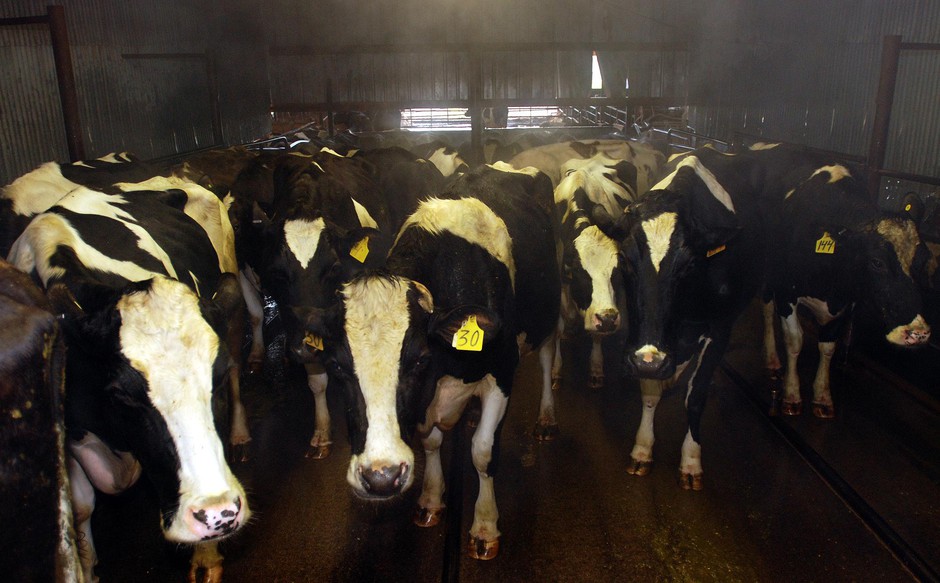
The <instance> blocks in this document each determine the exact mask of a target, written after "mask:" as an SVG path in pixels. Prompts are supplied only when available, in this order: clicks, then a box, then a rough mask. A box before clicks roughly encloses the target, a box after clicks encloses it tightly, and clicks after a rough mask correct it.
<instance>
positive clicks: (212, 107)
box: [206, 53, 225, 146]
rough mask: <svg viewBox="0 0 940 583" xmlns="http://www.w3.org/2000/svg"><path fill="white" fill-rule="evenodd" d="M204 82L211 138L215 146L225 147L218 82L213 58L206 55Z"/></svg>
mask: <svg viewBox="0 0 940 583" xmlns="http://www.w3.org/2000/svg"><path fill="white" fill-rule="evenodd" d="M206 81H207V82H208V84H209V115H211V116H212V138H213V140H215V143H216V145H219V146H222V145H225V136H224V134H223V132H222V113H221V110H220V108H219V82H218V77H216V74H215V57H214V56H213V55H211V54H209V53H206Z"/></svg>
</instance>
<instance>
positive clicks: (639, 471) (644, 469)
mask: <svg viewBox="0 0 940 583" xmlns="http://www.w3.org/2000/svg"><path fill="white" fill-rule="evenodd" d="M652 467H653V460H645V461H641V460H635V459H631V460H630V465H629V466H627V473H628V474H633V475H634V476H645V475H646V474H648V473H650V468H652Z"/></svg>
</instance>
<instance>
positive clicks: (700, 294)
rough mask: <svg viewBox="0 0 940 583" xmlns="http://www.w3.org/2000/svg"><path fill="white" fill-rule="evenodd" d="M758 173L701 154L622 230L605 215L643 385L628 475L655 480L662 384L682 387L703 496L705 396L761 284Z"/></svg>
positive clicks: (627, 363)
mask: <svg viewBox="0 0 940 583" xmlns="http://www.w3.org/2000/svg"><path fill="white" fill-rule="evenodd" d="M757 173H758V172H757V169H756V168H755V162H754V161H753V160H751V159H749V158H742V157H738V156H730V155H724V154H721V153H719V152H717V151H715V150H713V149H709V148H704V149H701V150H696V151H694V152H692V153H690V154H688V155H686V156H683V157H681V158H680V159H678V160H676V161H675V167H674V169H673V170H672V172H671V173H670V174H669V175H667V176H666V177H665V178H663V179H662V180H661V181H660V182H659V183H657V184H656V185H655V186H654V187H653V188H652V189H651V190H650V191H648V192H646V193H644V194H642V195H641V196H640V197H639V199H638V200H637V202H636V203H635V204H634V205H631V207H630V208H629V209H628V210H629V212H628V213H625V214H624V215H621V216H620V217H617V218H616V220H615V221H611V219H613V217H605V216H604V214H603V213H598V216H597V219H598V220H599V221H600V224H603V225H604V228H605V229H606V230H607V232H609V233H610V234H611V235H613V236H615V237H617V238H619V240H620V241H621V253H623V255H624V257H623V260H624V262H625V272H626V278H625V280H626V290H627V297H628V298H629V307H628V312H629V322H630V323H629V340H628V342H627V348H626V350H625V353H624V362H623V365H624V369H625V370H626V371H629V372H630V373H632V374H633V375H634V376H637V377H639V379H640V390H641V394H642V398H643V413H642V419H641V422H640V427H639V429H638V431H637V435H636V443H635V445H634V447H633V450H632V452H631V454H630V457H631V464H630V466H629V468H628V471H629V473H631V474H634V475H644V474H647V473H648V472H649V469H650V467H651V464H652V459H653V458H652V446H653V441H654V435H653V416H654V414H655V411H656V405H657V404H658V403H659V400H660V397H661V395H662V391H663V388H664V384H665V382H664V381H667V380H668V379H670V378H672V379H673V380H674V381H675V380H677V379H678V378H681V379H683V380H684V381H685V394H686V398H685V403H686V408H687V416H688V430H687V432H686V436H685V440H684V442H683V445H682V459H681V463H680V466H679V474H680V483H681V485H682V487H683V488H684V489H692V490H700V489H701V488H702V485H703V482H702V460H701V417H702V412H703V410H704V406H705V401H706V397H707V392H708V387H709V385H710V383H711V378H712V374H713V373H714V371H715V368H716V367H717V365H718V363H719V362H720V360H721V358H722V356H723V355H724V352H725V349H726V348H727V346H728V342H729V340H730V337H731V330H732V326H733V324H734V322H735V320H736V319H737V317H738V316H739V315H740V314H741V312H742V311H743V309H744V308H745V307H746V305H747V304H748V303H749V301H750V300H751V299H752V298H753V297H754V296H755V295H756V292H757V291H758V289H759V288H760V286H761V283H762V280H763V270H764V266H765V244H766V237H765V221H764V218H763V213H762V212H761V211H762V207H761V204H760V200H759V193H760V188H761V186H762V185H761V184H760V183H759V182H755V181H754V180H753V177H754V175H755V174H757ZM612 223H613V224H612ZM614 225H616V226H617V227H618V228H613V227H614ZM686 368H688V370H685V369H686ZM684 370H685V372H686V374H684V375H681V377H680V373H682V372H683V371H684Z"/></svg>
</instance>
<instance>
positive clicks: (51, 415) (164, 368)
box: [0, 140, 936, 581]
mask: <svg viewBox="0 0 940 583" xmlns="http://www.w3.org/2000/svg"><path fill="white" fill-rule="evenodd" d="M864 185H865V180H864V178H863V177H862V176H860V175H859V174H858V171H857V170H856V169H854V168H852V167H850V166H848V165H846V164H844V163H842V162H840V161H839V160H836V159H833V158H831V157H830V156H828V155H822V154H819V153H815V152H811V151H808V150H804V149H801V148H796V147H793V146H788V145H775V144H756V145H755V146H753V147H752V148H750V149H748V150H746V151H742V152H739V153H736V154H725V153H721V152H719V151H717V150H715V149H712V148H701V149H699V150H695V151H688V152H683V153H681V154H677V155H674V156H672V157H671V158H669V159H668V160H667V157H666V155H664V154H663V153H662V152H661V151H659V150H657V149H656V148H654V147H652V146H651V145H649V144H646V143H643V142H638V141H620V140H582V141H568V142H562V143H554V144H547V145H544V146H539V147H535V148H531V149H528V150H525V151H522V152H519V153H517V154H515V155H514V156H513V157H512V158H510V159H508V160H506V161H496V162H493V163H491V164H483V165H480V166H478V167H475V168H470V167H469V166H468V165H467V164H466V163H464V162H463V160H461V159H460V157H459V154H458V153H457V152H456V151H454V150H452V149H451V148H448V147H444V146H441V147H437V146H435V147H433V148H431V149H427V148H425V150H424V151H422V152H421V155H420V156H419V155H418V154H416V153H413V152H412V151H409V150H406V149H403V148H398V147H386V148H374V149H363V150H353V149H350V150H349V151H346V152H343V153H342V154H341V153H337V152H336V151H333V150H330V149H327V148H324V149H322V150H320V151H308V152H305V153H300V152H257V151H250V150H247V149H245V148H240V147H237V148H228V149H222V150H213V151H209V152H202V153H198V154H194V155H191V156H189V157H188V158H186V159H185V160H183V161H182V162H178V163H173V164H162V165H156V164H154V163H148V162H143V161H140V160H137V159H136V158H134V157H133V156H129V155H127V154H117V155H114V154H112V155H109V156H106V157H103V158H99V159H96V160H89V161H83V162H75V163H71V164H57V163H53V162H50V163H47V164H44V165H42V166H40V167H39V168H37V169H36V170H34V171H32V172H30V173H28V174H26V175H24V176H22V177H20V178H18V179H17V180H15V181H14V182H12V183H11V184H9V185H7V186H6V187H4V189H3V191H2V197H0V228H2V231H0V252H2V253H3V256H4V257H6V258H7V260H8V261H9V264H6V263H3V264H2V265H0V288H2V290H3V293H2V294H0V303H2V306H3V310H2V311H0V316H2V317H3V318H4V324H5V325H4V326H3V327H2V329H3V331H4V335H3V345H2V347H0V363H2V365H0V366H2V368H0V370H2V372H3V374H2V375H0V411H3V414H4V420H3V422H2V424H0V451H2V452H3V456H2V459H3V462H2V463H3V465H2V466H0V477H2V480H3V482H2V484H0V487H2V488H3V489H4V490H6V491H5V492H3V505H4V508H3V509H2V514H0V518H2V519H3V520H4V521H5V522H6V521H12V522H8V523H16V524H23V525H30V526H28V527H24V531H25V532H20V533H18V537H19V540H17V541H12V540H11V541H5V540H4V541H3V542H4V543H5V544H4V548H11V549H14V552H12V553H11V554H10V555H9V556H8V557H5V558H4V559H3V560H4V561H6V563H7V565H8V567H9V568H8V569H7V571H8V572H10V573H14V574H16V575H17V577H15V578H18V579H23V580H26V579H30V578H35V577H36V576H37V574H39V575H40V578H47V577H48V575H49V572H48V571H46V572H45V574H44V575H43V572H42V571H41V569H50V568H54V569H55V571H54V572H55V573H56V574H57V575H58V576H59V577H62V576H63V574H66V573H72V575H71V576H70V577H69V576H65V577H64V578H65V579H71V580H84V581H93V580H95V577H94V565H95V563H96V562H97V558H96V555H95V550H94V543H93V538H92V532H91V522H90V517H91V514H92V511H93V510H94V506H95V492H96V491H100V492H106V493H118V492H121V491H122V490H124V489H126V488H128V487H129V486H131V485H132V484H134V483H135V482H136V481H137V480H138V479H139V477H141V476H146V478H147V479H149V480H150V481H151V482H152V484H153V486H154V488H155V491H156V493H157V498H158V501H159V505H160V509H159V510H160V524H161V528H162V530H163V533H164V536H165V537H166V538H167V540H170V541H174V542H179V543H186V544H192V545H193V546H194V549H195V551H194V556H193V563H192V573H193V575H192V576H193V577H194V578H195V576H196V573H197V572H204V574H205V576H206V578H207V580H210V581H220V580H221V574H222V567H221V564H222V558H221V555H220V554H219V552H218V548H217V546H218V542H219V541H220V540H221V539H223V538H225V537H226V536H228V535H230V534H233V533H235V532H237V531H238V530H239V529H241V528H242V527H244V525H245V524H246V523H247V522H248V521H249V519H250V518H251V508H250V500H249V497H248V496H246V493H245V490H244V488H243V487H242V486H241V484H240V483H239V481H238V480H237V479H236V477H235V476H234V474H233V472H232V470H231V466H230V463H238V462H239V461H242V460H244V459H245V455H246V453H245V452H246V451H247V446H248V444H249V442H250V440H251V435H250V429H249V426H248V422H247V415H246V412H245V409H244V407H243V406H242V404H241V399H240V394H239V382H240V379H242V378H243V377H242V375H243V374H251V373H253V372H257V371H258V370H259V367H260V366H261V363H262V362H263V361H264V343H263V341H262V336H263V332H262V328H261V322H262V305H263V297H264V296H268V297H270V298H271V299H273V300H274V301H275V302H276V303H277V305H278V310H279V313H280V316H281V318H282V319H283V323H284V330H285V334H286V337H287V353H288V355H289V357H290V359H291V361H292V362H293V364H294V365H296V366H298V367H299V366H302V367H304V369H305V371H306V375H307V380H308V384H309V388H310V390H311V391H312V393H313V395H314V400H315V411H316V413H315V416H316V419H315V420H314V425H315V427H314V431H313V437H312V439H311V442H310V450H309V453H308V456H309V457H313V458H322V457H325V456H327V455H329V454H330V447H331V436H332V431H331V426H330V424H331V420H330V417H329V412H328V410H327V406H326V391H327V387H328V386H329V387H332V388H331V389H330V390H332V391H338V392H341V393H342V395H343V398H344V402H345V405H346V408H347V411H348V414H347V423H348V435H349V440H350V448H351V452H352V455H351V459H350V461H349V465H348V470H347V476H346V478H347V482H348V483H349V485H350V486H351V488H352V489H353V490H354V491H355V492H356V493H357V494H358V495H359V496H360V497H362V498H364V499H386V498H389V497H393V496H397V495H399V494H401V493H402V492H404V491H405V490H407V489H408V488H409V487H411V485H412V483H413V482H414V481H415V477H416V471H415V469H416V457H415V452H414V450H413V449H412V446H411V445H410V444H411V443H412V438H413V437H416V436H417V437H419V438H420V440H421V444H422V447H423V449H424V458H425V459H424V472H423V484H422V491H421V495H420V497H419V499H418V505H419V508H418V509H417V512H416V514H415V522H416V523H417V524H418V525H419V526H426V527H429V526H434V525H436V524H438V523H439V522H440V520H441V516H442V511H443V509H444V503H443V498H442V495H443V492H444V474H443V470H442V464H441V459H440V446H441V443H442V440H443V432H444V431H446V430H448V429H450V428H452V427H454V425H455V424H456V423H457V421H458V419H459V418H460V417H461V415H462V413H463V412H464V410H465V409H466V407H467V406H468V403H470V402H471V401H473V400H474V399H473V398H474V397H476V398H478V399H479V402H480V405H481V411H480V417H479V421H478V422H477V425H476V429H475V433H474V435H473V438H472V443H471V458H472V461H473V465H474V467H475V468H476V470H477V472H478V475H479V493H478V497H477V502H476V505H475V510H474V519H473V524H472V525H471V528H470V533H469V534H470V539H469V545H468V553H469V555H470V556H471V557H474V558H477V559H483V560H486V559H492V558H494V557H495V556H497V554H498V551H499V538H500V530H499V528H498V527H497V519H498V510H497V504H496V498H495V490H494V484H493V476H494V473H495V469H496V465H497V464H498V457H499V438H500V428H501V426H502V421H503V418H504V415H505V413H506V409H507V406H508V404H509V400H510V396H511V392H512V387H513V380H514V376H515V373H516V368H517V365H518V363H519V360H520V358H521V357H522V356H523V355H525V354H526V353H528V352H536V353H537V354H538V359H539V363H540V365H541V370H542V383H541V386H542V393H541V405H540V407H539V414H538V419H537V420H536V428H535V435H536V437H537V438H538V439H541V440H548V439H552V438H553V437H554V436H555V435H556V433H557V432H558V422H557V420H556V417H555V406H554V399H553V389H554V388H557V384H558V379H559V378H560V367H561V351H560V348H559V346H560V342H561V339H562V337H563V336H564V334H565V333H566V332H567V331H569V330H571V329H572V328H578V329H581V330H584V331H586V332H587V333H589V334H591V335H592V336H593V340H594V344H593V347H594V349H593V351H592V355H591V366H590V379H586V381H587V382H588V383H590V384H591V385H593V386H598V385H600V384H602V383H603V382H604V363H603V356H602V352H601V349H600V348H601V339H602V338H603V337H604V336H606V335H610V334H613V333H616V332H618V331H622V332H623V333H624V334H625V335H626V338H627V341H626V346H627V348H626V350H625V352H624V353H623V356H622V358H623V368H624V370H626V371H628V372H629V374H631V375H632V376H634V377H635V378H637V379H639V383H640V389H641V396H642V399H643V405H644V406H643V409H642V411H643V412H642V419H641V423H640V427H639V428H638V430H637V433H636V440H635V444H634V446H633V450H632V452H631V454H630V458H631V459H630V462H629V464H628V468H627V470H628V471H629V472H630V473H631V474H636V475H643V474H646V473H648V472H649V471H650V469H651V466H652V462H653V443H654V433H653V418H654V414H655V410H656V406H657V404H658V402H659V400H660V396H661V394H662V392H663V390H664V388H665V387H667V386H669V385H671V384H676V383H681V384H682V386H683V387H684V388H685V395H686V396H685V403H686V407H687V412H688V429H687V433H686V437H685V440H684V442H683V444H682V451H681V464H680V468H679V472H680V477H681V484H682V487H683V488H685V489H691V490H700V489H701V488H702V487H703V481H702V476H703V470H702V463H701V447H702V445H701V432H700V422H701V418H702V413H703V410H704V407H705V403H706V399H707V396H708V390H709V385H710V382H711V378H712V375H713V372H714V371H715V368H716V367H717V366H718V364H719V362H720V361H721V359H722V356H723V354H724V352H725V350H726V348H727V347H728V344H729V340H730V338H731V332H732V328H733V326H734V323H735V321H736V319H737V318H738V316H739V315H740V314H741V313H742V312H743V310H744V309H745V307H746V306H747V305H748V304H749V303H750V302H752V301H753V300H754V299H755V298H757V297H760V298H761V299H762V301H763V302H764V304H765V309H764V315H765V322H766V324H767V327H766V332H765V352H764V354H765V358H766V363H765V364H766V366H767V368H768V369H771V370H777V369H781V368H783V367H782V366H781V363H780V360H779V356H778V352H777V348H776V345H775V332H774V324H775V322H776V321H780V322H781V323H782V328H783V338H784V340H785V356H786V365H785V373H784V375H785V376H784V383H783V384H784V391H783V396H782V403H781V404H780V408H781V410H782V412H783V413H785V414H788V415H797V414H800V413H801V410H802V398H801V395H800V380H799V378H798V377H797V367H796V357H797V355H798V354H799V353H800V350H801V348H802V330H801V327H800V320H799V318H798V316H797V306H801V305H802V306H804V307H805V308H808V310H809V314H810V315H811V316H812V317H813V318H815V320H816V321H817V322H818V323H819V326H820V328H819V352H820V359H819V368H818V371H817V374H816V377H815V380H814V381H813V385H812V386H813V397H812V411H813V413H814V414H815V415H816V416H817V417H821V418H827V417H832V416H833V415H834V411H835V410H834V408H833V402H832V397H831V394H830V390H829V363H830V360H831V357H832V354H833V352H834V349H835V344H836V342H837V340H838V339H839V338H840V337H841V336H842V334H843V331H844V329H845V327H846V323H847V322H848V321H849V317H850V316H851V313H852V310H853V306H855V305H857V304H867V305H868V306H870V307H871V308H873V309H874V310H875V313H877V314H878V315H879V316H880V319H881V322H880V324H881V325H882V326H883V329H884V335H885V338H886V339H887V341H889V342H891V343H893V344H896V345H901V346H915V345H920V344H923V343H925V342H926V341H927V339H928V338H929V335H930V328H929V325H928V324H927V323H926V322H925V321H924V317H923V315H922V314H923V313H924V309H923V307H922V302H923V300H922V294H923V292H924V290H925V289H926V287H925V286H926V285H927V282H928V280H929V276H930V275H932V273H933V270H934V269H935V267H936V261H935V259H934V258H932V257H931V256H930V254H929V252H928V251H927V250H926V248H925V247H924V245H923V244H922V243H921V242H920V239H919V237H918V233H917V229H916V227H915V225H914V223H913V221H912V220H911V219H910V218H909V217H906V216H901V215H890V214H886V213H884V212H881V211H879V210H878V209H877V207H876V206H875V205H874V203H873V202H872V201H871V200H870V199H869V197H868V195H867V194H866V192H865V189H864ZM246 335H247V336H246ZM246 337H250V338H251V339H252V342H251V347H250V350H245V351H244V352H247V354H242V352H243V350H242V347H243V339H244V338H246ZM572 430H574V429H572ZM220 435H222V436H223V437H221V438H220ZM41 437H44V438H45V440H44V441H43V440H42V439H40V438H41ZM418 475H420V473H419V474H418ZM69 507H70V508H71V511H70V512H69V511H66V512H56V510H57V509H67V508H69ZM40 518H41V520H40ZM9 530H12V529H9ZM55 533H58V539H55V540H54V539H53V537H52V535H53V534H55ZM76 533H77V534H76ZM75 541H78V542H77V543H76V542H75ZM6 543H9V545H7V544H6ZM17 549H18V550H17ZM40 551H47V552H48V554H47V556H56V560H55V562H54V563H49V562H43V561H36V560H35V557H36V556H38V555H39V554H41V553H40ZM50 565H53V567H50ZM10 569H12V570H10Z"/></svg>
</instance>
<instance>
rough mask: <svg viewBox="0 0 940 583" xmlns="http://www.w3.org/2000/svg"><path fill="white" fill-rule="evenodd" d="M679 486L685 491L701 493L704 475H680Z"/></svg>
mask: <svg viewBox="0 0 940 583" xmlns="http://www.w3.org/2000/svg"><path fill="white" fill-rule="evenodd" d="M679 484H680V485H681V486H682V489H683V490H694V491H696V492H697V491H699V490H701V489H702V474H686V473H680V474H679Z"/></svg>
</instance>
